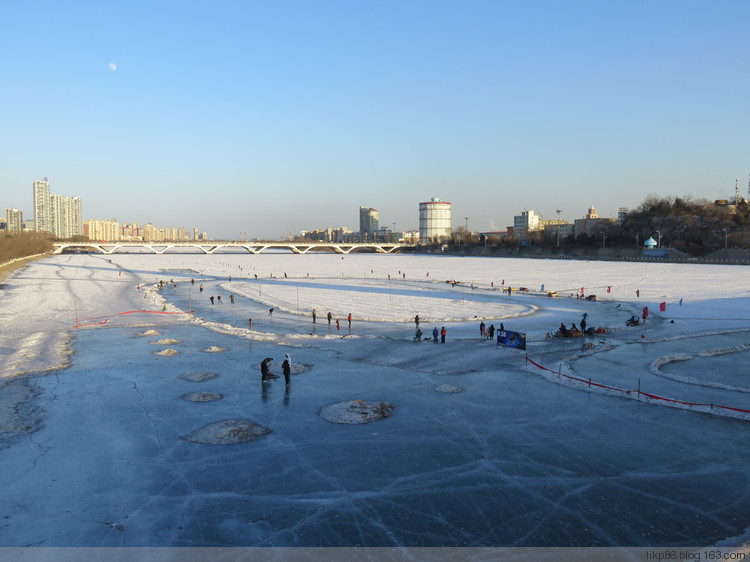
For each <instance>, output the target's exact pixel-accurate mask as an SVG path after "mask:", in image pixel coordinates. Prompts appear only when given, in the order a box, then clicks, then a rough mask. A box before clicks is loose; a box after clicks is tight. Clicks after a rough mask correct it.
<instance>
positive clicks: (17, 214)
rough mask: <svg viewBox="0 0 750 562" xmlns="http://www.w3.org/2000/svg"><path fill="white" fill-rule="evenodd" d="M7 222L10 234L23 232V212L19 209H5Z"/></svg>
mask: <svg viewBox="0 0 750 562" xmlns="http://www.w3.org/2000/svg"><path fill="white" fill-rule="evenodd" d="M5 213H6V217H7V223H6V229H7V231H8V233H9V234H21V232H23V213H22V212H21V211H20V210H18V209H6V210H5Z"/></svg>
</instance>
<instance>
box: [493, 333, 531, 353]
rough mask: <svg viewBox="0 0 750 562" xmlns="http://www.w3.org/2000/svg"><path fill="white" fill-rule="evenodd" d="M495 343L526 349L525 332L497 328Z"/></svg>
mask: <svg viewBox="0 0 750 562" xmlns="http://www.w3.org/2000/svg"><path fill="white" fill-rule="evenodd" d="M497 345H502V346H503V347H512V348H513V349H526V334H522V333H521V332H511V331H509V330H498V332H497Z"/></svg>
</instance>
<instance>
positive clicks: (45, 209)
mask: <svg viewBox="0 0 750 562" xmlns="http://www.w3.org/2000/svg"><path fill="white" fill-rule="evenodd" d="M34 230H40V231H41V230H43V231H46V232H52V209H51V208H50V191H49V182H48V181H47V178H44V179H43V180H42V181H35V182H34Z"/></svg>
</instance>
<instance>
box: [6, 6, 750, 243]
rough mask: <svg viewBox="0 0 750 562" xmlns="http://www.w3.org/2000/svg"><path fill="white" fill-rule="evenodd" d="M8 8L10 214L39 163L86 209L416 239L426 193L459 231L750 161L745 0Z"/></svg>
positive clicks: (653, 189) (699, 193)
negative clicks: (361, 229) (390, 230)
mask: <svg viewBox="0 0 750 562" xmlns="http://www.w3.org/2000/svg"><path fill="white" fill-rule="evenodd" d="M2 13H3V19H4V21H6V22H7V26H6V27H7V29H6V33H4V34H3V37H2V38H0V45H2V47H3V48H2V49H0V61H2V65H3V68H4V83H5V88H3V90H2V91H0V101H2V102H3V104H4V105H5V107H8V108H13V111H12V112H8V115H7V116H6V119H5V122H4V135H3V137H2V140H0V143H2V150H3V155H4V161H5V162H7V163H8V165H5V166H2V167H1V168H2V169H0V192H1V193H2V195H3V197H2V199H3V205H4V206H5V207H6V208H17V209H20V210H22V211H23V212H24V215H25V216H30V215H32V214H33V209H31V208H29V204H30V201H29V199H28V185H29V181H31V180H36V179H39V178H42V177H44V176H48V177H49V178H50V181H51V182H52V183H53V184H54V186H55V190H56V191H57V192H60V193H74V194H76V196H78V197H80V198H81V199H82V200H83V201H84V202H85V203H84V204H85V207H84V219H94V218H97V219H106V218H113V215H116V218H121V219H125V218H126V217H138V218H139V219H140V220H141V221H143V222H144V223H146V222H149V223H152V224H162V225H178V226H180V225H184V226H185V227H186V228H192V227H193V225H200V228H201V230H205V231H207V232H209V233H210V235H211V237H212V238H216V239H233V238H237V237H239V235H240V233H241V232H245V233H247V234H246V235H247V237H252V238H256V237H257V238H281V237H282V234H283V233H287V232H290V231H291V232H295V233H296V232H299V231H301V230H305V229H310V228H318V227H321V226H324V225H329V224H330V225H337V226H347V227H349V228H351V229H353V230H357V228H358V216H357V209H358V208H359V207H360V206H362V205H371V206H372V207H373V208H375V209H377V210H378V211H379V216H380V222H381V224H383V225H388V226H391V225H393V223H396V227H395V229H396V230H398V231H400V230H414V229H417V228H418V227H419V224H418V222H419V215H418V209H417V205H418V204H419V202H421V201H428V200H430V199H431V198H432V197H440V198H442V199H443V200H446V201H451V202H452V204H453V216H454V219H455V220H454V223H453V228H456V227H458V226H462V225H463V223H464V218H465V217H469V219H468V222H469V228H470V230H475V231H488V230H504V229H505V228H506V227H507V226H509V225H512V224H513V217H514V216H515V215H517V214H518V212H519V211H520V210H522V209H524V208H528V209H534V210H535V211H536V212H537V213H538V214H540V215H544V216H545V217H546V218H553V217H554V216H555V211H556V209H558V208H559V209H561V210H562V213H563V218H568V219H569V220H571V219H572V218H574V217H577V216H581V215H583V214H584V213H585V210H586V209H587V208H589V207H590V206H592V205H593V206H596V207H597V209H598V210H599V214H600V216H602V217H616V216H617V210H618V208H619V207H621V206H625V207H630V208H635V207H637V206H638V205H639V204H640V203H641V202H642V201H643V200H644V199H645V198H646V197H647V196H648V195H650V194H656V195H659V196H690V195H692V196H694V197H696V198H706V199H709V200H713V199H730V198H732V197H733V195H734V187H735V178H736V177H740V182H741V184H742V186H743V195H744V191H745V187H744V186H745V185H746V181H747V172H748V171H749V169H750V155H748V152H747V142H746V140H745V138H744V137H745V131H746V130H747V127H748V124H749V123H748V120H749V119H750V111H748V109H747V104H746V94H745V92H747V90H748V85H749V84H748V82H750V73H748V66H750V63H748V61H747V60H746V53H747V52H749V51H750V38H748V36H747V34H746V32H745V29H744V27H745V22H746V21H748V16H750V4H747V3H746V2H741V1H720V2H716V3H711V4H710V5H709V4H708V3H706V4H701V3H685V2H673V1H665V2H659V3H656V4H654V3H646V2H629V3H627V4H618V3H609V4H601V3H596V2H583V1H575V2H569V3H564V4H559V3H553V2H543V1H539V2H530V3H511V2H499V1H493V2H489V1H470V2H468V3H458V2H441V1H438V2H431V3H424V2H414V1H412V2H410V1H406V2H399V3H395V2H386V3H379V4H377V5H375V4H373V5H368V4H359V3H355V4H351V3H346V2H332V1H328V2H322V3H316V4H315V5H311V4H308V3H304V2H294V1H289V2H282V3H280V4H271V5H265V4H254V3H233V2H229V3H226V4H222V5H220V6H211V7H208V6H202V5H199V4H187V5H185V6H182V7H181V9H180V11H179V12H176V11H174V10H173V9H172V8H171V7H169V6H165V5H151V4H146V3H139V2H136V3H134V4H131V5H128V7H126V8H123V7H114V6H107V5H100V4H99V3H94V2H82V3H76V4H75V5H72V6H65V5H59V4H57V3H53V2H35V1H32V2H29V3H15V4H9V5H7V6H4V7H3V12H2ZM40 14H41V16H40ZM32 38H33V40H32ZM196 38H200V40H196Z"/></svg>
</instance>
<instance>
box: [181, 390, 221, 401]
mask: <svg viewBox="0 0 750 562" xmlns="http://www.w3.org/2000/svg"><path fill="white" fill-rule="evenodd" d="M180 398H182V399H183V400H187V401H188V402H213V401H214V400H221V399H222V398H223V396H222V395H221V394H219V393H218V392H188V393H187V394H183V395H182V396H180Z"/></svg>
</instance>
